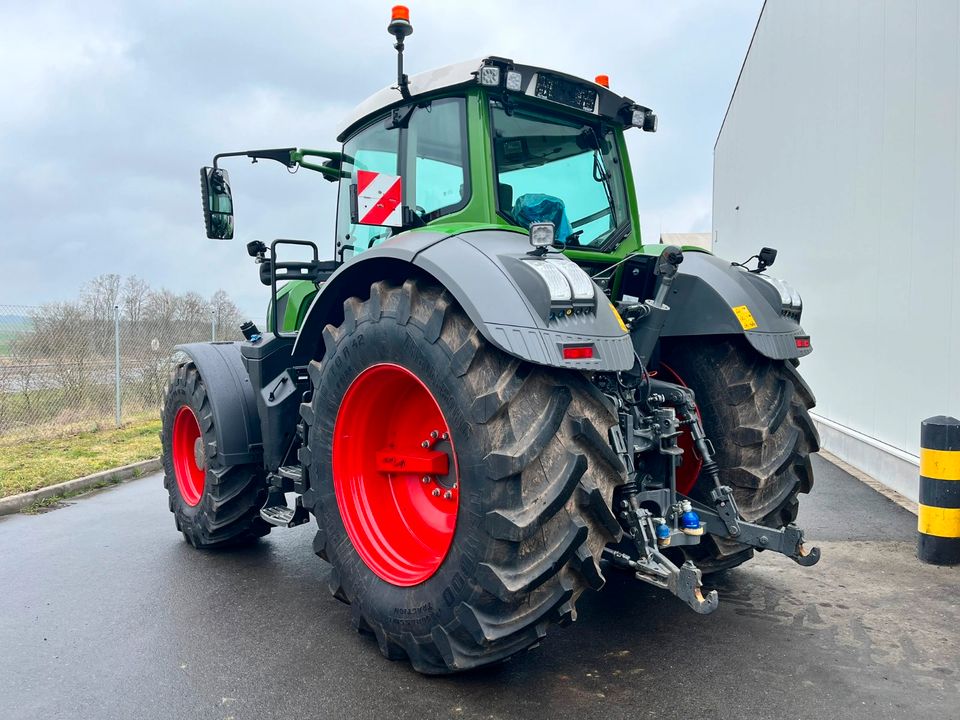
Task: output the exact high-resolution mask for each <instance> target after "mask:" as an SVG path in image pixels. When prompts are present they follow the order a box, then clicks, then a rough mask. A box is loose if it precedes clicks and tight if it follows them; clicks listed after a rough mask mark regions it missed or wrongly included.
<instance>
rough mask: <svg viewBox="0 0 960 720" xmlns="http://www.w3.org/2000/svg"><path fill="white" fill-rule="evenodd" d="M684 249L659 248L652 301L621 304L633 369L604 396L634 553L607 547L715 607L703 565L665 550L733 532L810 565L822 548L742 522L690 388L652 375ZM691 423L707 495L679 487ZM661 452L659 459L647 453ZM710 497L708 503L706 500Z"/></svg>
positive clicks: (614, 556)
mask: <svg viewBox="0 0 960 720" xmlns="http://www.w3.org/2000/svg"><path fill="white" fill-rule="evenodd" d="M681 261H682V254H681V253H680V252H679V251H678V250H676V249H675V248H667V249H666V250H664V252H663V254H662V256H661V259H660V264H659V269H658V274H659V275H660V285H659V287H658V292H657V295H656V297H655V299H654V300H653V301H647V303H646V304H645V306H642V307H641V306H630V307H626V308H623V313H624V316H625V317H627V318H628V319H629V321H630V322H631V324H633V323H635V322H641V323H643V324H642V325H641V326H640V328H639V332H636V331H635V335H634V337H635V338H636V342H635V349H636V351H637V361H638V362H637V367H638V368H639V370H638V372H635V373H633V374H632V375H631V376H629V377H628V376H625V375H618V376H617V378H616V381H615V382H616V386H615V387H611V388H610V392H609V393H608V397H611V398H612V399H614V401H615V402H616V403H617V405H618V414H619V417H620V425H619V427H615V428H613V429H612V430H611V433H610V444H611V446H612V447H613V448H614V450H615V451H616V452H617V454H618V455H619V456H620V458H621V460H622V461H623V463H624V465H625V467H626V468H627V478H628V480H627V482H626V483H625V484H624V485H623V486H622V488H621V490H620V494H619V496H618V499H617V507H616V511H617V514H618V517H619V519H620V521H621V524H622V525H623V527H624V528H625V529H626V530H627V534H628V536H629V538H630V540H632V544H633V546H634V548H635V550H636V554H635V555H634V554H629V555H628V554H626V553H624V552H621V551H617V550H612V549H607V550H606V551H605V553H604V559H605V560H606V563H607V564H609V565H612V566H613V567H618V568H621V569H625V570H630V571H632V572H633V573H634V576H635V577H636V578H637V579H638V580H642V581H643V582H646V583H650V584H651V585H654V586H656V587H659V588H663V589H665V590H669V591H670V592H672V593H673V594H674V595H676V596H677V597H678V598H680V599H681V600H683V601H684V602H685V603H686V604H687V605H689V606H690V607H691V608H693V610H695V611H696V612H698V613H701V614H707V613H711V612H713V611H714V610H716V609H717V605H718V602H719V600H718V597H717V593H716V591H713V590H711V591H710V592H708V593H707V594H706V595H704V593H703V590H702V587H703V582H702V577H701V572H700V570H699V569H698V568H697V567H696V566H695V565H694V564H693V563H692V562H690V561H689V560H688V561H686V562H683V563H682V564H681V565H680V566H677V564H676V563H674V562H673V561H672V560H671V559H670V558H668V557H667V556H666V555H665V554H664V553H663V552H662V551H663V549H665V548H668V547H669V548H677V547H683V546H690V545H697V544H699V543H700V541H701V538H702V537H703V535H704V534H708V535H712V536H714V537H717V538H724V539H728V540H733V541H735V542H737V543H740V544H741V545H745V546H748V547H752V548H756V549H758V550H772V551H774V552H778V553H780V554H782V555H786V556H787V557H789V558H790V559H791V560H793V561H794V562H796V563H797V564H799V565H803V566H805V567H809V566H811V565H815V564H816V563H817V561H819V559H820V550H819V548H816V547H814V548H810V549H807V548H806V547H805V546H804V542H803V530H801V529H800V528H799V527H797V526H796V525H793V524H790V525H787V526H786V527H784V528H782V529H777V528H770V527H765V526H763V525H757V524H755V523H751V522H747V521H746V520H744V519H743V517H742V516H741V515H740V511H739V508H738V507H737V501H736V499H735V498H734V495H733V490H732V488H730V487H729V486H727V485H724V484H723V483H722V482H721V481H720V474H719V468H718V466H717V463H716V460H715V459H714V456H715V451H714V448H713V445H712V444H711V443H710V440H709V439H708V438H707V437H706V434H705V432H704V429H703V425H702V423H701V420H700V417H699V415H698V413H697V405H696V399H695V396H694V392H693V390H691V389H690V388H687V387H684V386H682V385H677V384H674V383H670V382H665V381H663V380H658V379H655V378H652V377H650V375H649V374H648V373H647V371H646V370H645V368H644V363H645V362H646V360H647V359H648V358H649V356H650V353H651V352H652V347H653V344H654V343H655V342H656V338H657V337H658V336H659V331H660V326H662V324H663V315H664V314H665V313H666V312H667V311H668V310H669V308H668V307H667V306H666V305H664V304H663V300H664V298H665V297H666V291H667V290H668V289H669V288H670V285H671V283H672V280H673V277H674V276H675V275H676V268H677V266H678V265H679V264H680V262H681ZM683 429H686V430H688V431H689V433H690V436H691V437H692V439H693V444H694V447H695V448H696V452H697V454H698V455H699V456H700V458H701V460H702V465H701V469H700V476H699V477H700V480H701V482H702V481H703V480H705V479H709V481H710V482H712V484H713V488H712V489H711V490H710V493H709V498H710V503H711V504H707V503H705V502H702V501H698V500H695V499H693V498H691V497H687V496H686V495H684V494H682V493H679V492H678V491H677V477H676V472H677V466H678V463H679V462H681V461H682V457H683V452H684V451H683V449H682V448H680V447H679V446H678V445H677V438H678V437H679V436H680V435H681V432H682V430H683ZM651 457H659V458H660V460H659V464H657V462H656V461H655V462H652V463H651V461H649V460H648V459H646V458H651ZM711 505H712V506H711Z"/></svg>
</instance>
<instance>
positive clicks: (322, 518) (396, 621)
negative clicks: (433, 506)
mask: <svg viewBox="0 0 960 720" xmlns="http://www.w3.org/2000/svg"><path fill="white" fill-rule="evenodd" d="M450 362H451V358H450V355H449V354H448V352H447V350H446V349H445V348H444V347H443V345H442V344H441V343H430V342H428V341H427V340H426V338H425V337H424V336H423V333H422V332H421V331H420V329H419V328H417V327H416V326H415V325H412V324H405V325H401V324H399V323H397V322H396V320H395V319H394V318H392V317H389V316H384V317H382V318H381V319H379V320H373V321H367V322H361V323H359V324H358V325H356V326H355V327H354V328H353V329H352V331H350V332H348V333H346V334H345V335H344V336H342V337H341V338H340V339H339V341H338V342H337V343H336V344H335V346H334V347H333V348H328V352H327V355H326V356H325V357H324V360H323V365H322V374H321V379H320V383H319V385H318V387H317V388H316V389H315V393H316V397H317V398H319V399H320V403H319V409H318V412H317V416H316V422H315V424H314V425H313V426H312V428H311V437H310V442H309V444H310V446H311V448H317V450H316V451H315V452H313V464H314V468H315V470H314V472H312V473H311V478H314V483H315V490H316V491H317V496H316V505H315V507H314V513H315V514H316V516H317V521H318V523H319V525H320V527H321V528H322V532H324V533H325V535H326V549H327V553H328V556H329V560H330V562H331V563H332V564H333V566H334V568H335V571H336V573H337V574H338V576H339V577H338V579H339V582H340V583H341V584H342V585H343V589H344V591H345V592H346V594H347V596H348V597H349V598H350V599H351V602H352V603H357V602H362V604H363V611H364V614H365V615H367V616H368V617H370V618H373V619H376V620H378V621H379V622H381V623H382V624H383V626H384V630H386V631H388V632H391V633H392V634H395V635H396V634H402V633H407V632H409V633H412V634H414V635H426V634H429V633H430V631H431V628H433V627H434V626H436V625H445V624H447V623H448V622H449V621H451V620H452V619H453V618H454V611H455V610H456V608H457V606H458V605H459V604H460V603H461V602H464V601H470V600H471V598H473V597H474V596H475V595H476V594H478V593H479V592H480V589H479V587H478V586H477V584H476V582H475V581H474V580H473V578H475V577H476V574H477V565H478V563H480V562H482V561H483V560H484V559H485V557H486V556H487V554H488V553H489V552H490V551H491V550H492V546H493V542H494V541H493V539H492V538H491V536H490V534H489V533H488V532H487V530H486V529H485V527H484V508H486V507H488V506H489V503H490V501H491V496H492V494H493V493H494V492H495V491H496V488H495V487H494V483H492V482H490V481H488V480H487V479H486V476H485V473H484V462H483V460H484V457H485V455H486V453H487V452H488V448H487V447H486V446H487V444H488V442H489V440H488V438H487V436H486V434H485V433H483V432H479V431H478V430H477V429H478V425H476V424H475V423H474V422H472V421H471V420H470V412H471V405H472V403H473V401H474V399H475V398H474V396H473V395H472V393H471V392H470V389H469V388H468V387H467V384H466V382H464V379H463V378H461V377H456V376H455V375H454V374H453V373H452V372H450V370H449V367H450ZM380 363H393V364H396V365H400V366H402V367H404V368H406V369H407V370H409V371H410V372H412V373H413V374H414V375H416V376H417V377H418V378H419V379H420V380H421V381H422V382H423V383H424V385H426V386H427V388H428V389H429V390H430V392H431V393H432V394H433V396H434V398H435V400H436V401H437V403H438V405H439V406H440V410H441V411H442V413H443V416H444V419H445V420H446V422H447V426H448V428H449V429H450V433H451V436H452V440H453V446H454V448H455V452H456V463H457V468H458V471H459V484H460V485H459V489H460V493H459V507H458V512H457V520H456V525H455V529H454V536H453V539H452V542H451V544H450V548H449V550H448V552H447V555H446V557H445V558H444V560H443V562H442V563H441V565H440V567H439V568H438V569H437V571H436V572H435V573H434V574H433V575H432V576H430V577H429V578H427V579H426V580H424V581H423V582H421V583H419V584H417V585H413V586H407V587H400V586H396V585H392V584H390V583H388V582H386V581H384V580H382V579H381V578H380V577H379V576H377V575H376V574H375V573H374V572H373V571H372V570H370V568H369V567H367V565H366V563H364V561H363V560H362V558H361V557H360V556H359V555H358V553H357V551H356V549H355V548H354V546H353V544H352V542H351V541H350V539H349V536H348V534H347V531H346V529H345V527H344V524H343V520H342V518H341V516H340V511H339V508H338V506H337V499H336V494H335V491H334V487H333V472H332V467H333V465H332V456H333V448H332V443H333V438H334V427H335V423H336V417H337V413H338V410H339V407H340V403H341V401H342V399H343V396H344V393H345V392H346V391H347V389H348V388H349V387H350V385H351V383H352V382H353V381H354V380H355V379H356V378H357V377H358V376H359V375H360V373H361V372H363V371H364V370H366V369H367V368H369V367H371V366H372V365H376V364H380ZM479 427H482V426H479Z"/></svg>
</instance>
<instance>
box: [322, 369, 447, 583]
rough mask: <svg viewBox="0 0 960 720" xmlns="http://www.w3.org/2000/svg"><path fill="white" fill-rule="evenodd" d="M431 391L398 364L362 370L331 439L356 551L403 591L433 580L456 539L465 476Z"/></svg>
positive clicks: (336, 481) (343, 512) (336, 482)
mask: <svg viewBox="0 0 960 720" xmlns="http://www.w3.org/2000/svg"><path fill="white" fill-rule="evenodd" d="M456 463H457V460H456V453H455V451H454V447H453V439H452V437H451V436H450V429H449V426H448V425H447V422H446V420H445V419H444V417H443V413H442V412H441V411H440V406H439V405H438V404H437V401H436V398H434V396H433V393H431V392H430V390H429V389H428V388H427V386H426V385H424V384H423V382H422V381H421V380H420V379H419V378H418V377H417V376H416V375H414V374H413V373H412V372H410V371H409V370H407V369H406V368H404V367H401V366H399V365H394V364H388V363H384V364H379V365H374V366H372V367H370V368H367V369H366V370H364V371H363V372H362V373H360V375H359V376H358V377H357V378H356V379H355V380H354V381H353V383H351V385H350V387H349V388H347V392H346V394H345V395H344V396H343V401H342V402H341V403H340V410H339V412H338V413H337V421H336V425H335V426H334V436H333V488H334V492H335V493H336V496H337V507H338V508H339V509H340V517H341V518H342V519H343V524H344V527H345V528H346V531H347V535H348V536H349V538H350V541H351V542H352V543H353V546H354V548H356V550H357V553H358V554H359V555H360V557H361V558H362V559H363V561H364V562H365V563H366V564H367V567H369V568H370V570H372V571H373V572H374V573H375V574H376V575H377V576H378V577H380V578H381V579H383V580H385V581H387V582H388V583H391V584H393V585H399V586H402V587H408V586H410V585H416V584H418V583H421V582H423V581H424V580H426V579H427V578H429V577H431V576H432V575H433V574H434V573H435V572H436V571H437V569H438V568H439V567H440V565H441V564H442V563H443V560H444V558H445V557H446V555H447V551H448V550H449V549H450V543H451V542H452V541H453V532H454V528H455V527H456V522H457V508H458V507H459V473H458V471H457V464H456Z"/></svg>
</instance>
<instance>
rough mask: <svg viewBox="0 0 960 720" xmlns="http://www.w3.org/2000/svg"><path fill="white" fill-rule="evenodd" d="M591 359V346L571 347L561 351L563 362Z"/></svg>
mask: <svg viewBox="0 0 960 720" xmlns="http://www.w3.org/2000/svg"><path fill="white" fill-rule="evenodd" d="M592 357H593V346H592V345H571V346H569V347H565V348H564V349H563V359H564V360H589V359H590V358H592Z"/></svg>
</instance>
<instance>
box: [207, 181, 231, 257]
mask: <svg viewBox="0 0 960 720" xmlns="http://www.w3.org/2000/svg"><path fill="white" fill-rule="evenodd" d="M200 191H201V194H202V195H203V223H204V225H206V227H207V237H208V238H210V239H211V240H232V239H233V196H232V195H231V194H230V176H229V175H228V174H227V171H226V170H222V169H220V168H212V167H205V168H201V169H200Z"/></svg>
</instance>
